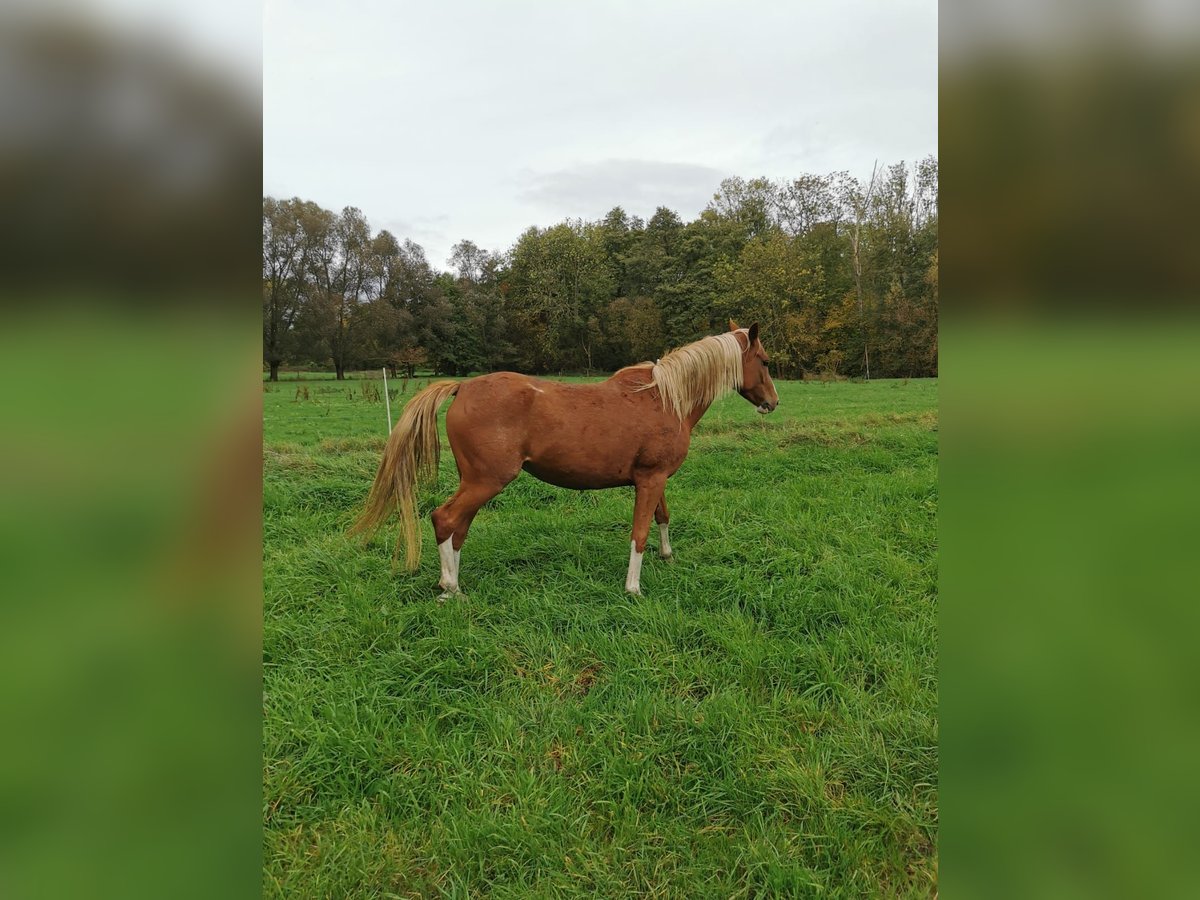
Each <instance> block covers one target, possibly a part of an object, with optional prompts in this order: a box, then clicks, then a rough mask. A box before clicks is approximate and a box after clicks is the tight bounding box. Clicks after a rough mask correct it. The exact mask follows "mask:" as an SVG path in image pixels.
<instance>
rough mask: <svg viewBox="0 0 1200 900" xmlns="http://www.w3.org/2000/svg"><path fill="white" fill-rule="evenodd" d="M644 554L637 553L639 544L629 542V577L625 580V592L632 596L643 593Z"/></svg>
mask: <svg viewBox="0 0 1200 900" xmlns="http://www.w3.org/2000/svg"><path fill="white" fill-rule="evenodd" d="M641 584H642V554H640V553H638V552H637V542H636V541H630V542H629V576H628V577H627V578H626V579H625V590H627V591H629V593H631V594H640V593H641V592H642V587H641Z"/></svg>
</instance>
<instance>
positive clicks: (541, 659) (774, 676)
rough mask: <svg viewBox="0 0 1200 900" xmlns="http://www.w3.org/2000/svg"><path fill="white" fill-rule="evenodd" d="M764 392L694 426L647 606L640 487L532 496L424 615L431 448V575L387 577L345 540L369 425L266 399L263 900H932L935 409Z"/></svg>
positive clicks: (338, 404) (318, 405) (343, 396)
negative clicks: (637, 566)
mask: <svg viewBox="0 0 1200 900" xmlns="http://www.w3.org/2000/svg"><path fill="white" fill-rule="evenodd" d="M290 377H291V376H289V378H290ZM376 384H378V383H376ZM305 386H306V387H307V388H308V392H309V399H307V400H305V399H303V398H302V397H301V399H296V391H297V389H298V388H299V387H305ZM415 386H416V385H414V388H415ZM778 388H779V394H780V398H781V406H780V409H779V411H778V412H776V413H775V414H773V415H771V416H767V417H760V416H758V415H757V414H756V413H755V412H754V410H753V409H752V408H751V407H750V406H749V404H747V403H746V402H745V401H743V400H741V399H740V398H738V397H736V396H732V397H729V398H726V399H724V400H721V401H718V403H717V404H716V405H714V407H713V408H712V409H711V410H710V411H709V413H708V415H707V416H706V417H705V418H704V420H703V421H701V423H700V425H699V426H698V428H697V430H696V433H695V436H694V439H693V442H692V448H691V453H690V455H689V457H688V460H687V462H686V463H685V464H684V466H683V468H682V469H681V470H680V471H679V472H678V473H677V474H676V475H675V477H674V478H672V479H671V481H670V482H669V483H668V487H667V500H668V503H669V505H670V509H671V543H672V545H673V548H674V551H675V556H676V561H675V562H673V563H666V562H664V561H662V560H660V559H659V558H658V557H657V556H656V554H655V553H654V552H653V550H652V549H648V551H647V555H646V561H645V565H644V567H643V570H642V590H643V591H644V593H645V595H646V596H645V597H641V598H631V597H629V596H627V595H626V594H625V593H624V591H623V585H624V579H625V569H626V566H627V563H628V559H629V550H628V548H629V529H630V517H631V514H632V500H633V492H632V489H631V488H630V489H619V490H610V491H595V492H583V493H580V492H573V491H566V490H561V489H558V488H554V487H551V486H549V485H545V484H542V483H541V482H538V481H536V480H535V479H533V478H532V477H531V476H529V475H527V474H523V475H521V477H520V478H518V479H517V480H516V481H515V482H514V483H513V484H511V485H510V486H509V487H508V489H507V490H506V491H505V492H504V493H503V494H501V495H500V496H499V497H498V498H496V500H494V501H492V503H490V504H488V506H486V507H485V508H484V509H483V510H482V511H481V512H480V514H479V516H478V518H477V519H476V520H475V524H474V526H473V527H472V530H471V533H470V537H469V538H468V540H467V543H466V544H465V546H464V548H463V554H462V569H461V582H462V585H463V589H464V591H465V592H466V595H467V596H466V597H464V598H459V599H454V600H450V601H448V602H446V603H439V602H438V601H437V599H436V598H437V594H438V589H437V579H438V574H439V568H438V563H437V548H436V547H435V546H434V542H433V539H432V527H431V526H430V525H429V522H428V511H429V510H430V509H431V508H432V507H433V506H435V505H437V504H438V503H440V502H441V501H442V500H443V499H444V498H445V496H447V495H448V494H449V493H450V492H451V491H452V490H453V488H454V486H455V485H456V483H457V479H456V477H455V473H454V462H453V457H452V456H451V454H450V453H449V452H448V448H446V445H445V442H444V438H443V447H444V448H445V452H444V453H443V457H442V468H441V475H440V479H439V483H438V485H437V486H436V488H430V489H429V490H427V491H425V492H424V493H423V495H422V514H423V516H424V520H423V527H424V529H425V534H426V539H425V542H424V550H423V561H422V567H421V569H420V570H419V571H418V572H417V573H415V574H411V575H410V574H408V573H405V572H404V571H403V570H400V571H393V570H392V567H391V541H392V540H393V538H394V536H395V529H393V530H392V531H391V532H389V533H388V534H386V535H381V536H380V537H378V538H376V539H375V541H374V542H373V543H372V544H371V545H370V546H368V547H367V548H363V547H361V546H360V545H359V544H357V543H356V542H354V541H351V540H349V539H347V538H346V537H345V536H344V532H345V529H346V527H347V526H348V525H349V523H350V522H351V520H352V518H353V517H354V515H355V513H356V510H357V508H358V506H359V504H361V502H362V500H363V498H364V497H365V494H366V491H367V488H368V485H369V483H370V480H371V478H372V477H373V475H374V471H375V467H376V465H377V464H378V459H379V454H380V451H381V449H382V446H383V439H384V432H385V431H386V423H385V420H384V411H383V404H382V402H376V401H373V400H368V399H365V398H364V397H363V394H362V385H361V383H359V382H355V381H350V382H346V383H337V382H329V381H311V382H307V383H306V382H300V383H299V384H296V383H292V382H291V381H284V382H282V383H280V384H278V385H272V386H270V389H269V390H268V391H267V392H266V393H264V398H263V399H264V419H265V422H264V436H263V440H264V512H263V517H264V540H265V550H264V578H265V611H264V618H265V634H264V650H263V653H264V715H265V719H264V725H263V746H264V797H263V816H264V824H265V841H266V846H265V862H264V864H265V874H264V893H265V894H266V895H267V896H306V897H307V896H311V897H421V896H448V897H468V896H469V897H484V896H489V897H512V898H518V897H520V898H527V897H560V896H604V897H617V896H652V897H680V898H685V897H686V898H698V897H719V898H726V897H767V896H800V897H808V896H846V897H862V896H928V895H931V894H933V893H935V892H936V890H937V821H938V813H937V769H938V754H937V743H938V730H937V729H938V726H937V655H936V652H937V651H936V647H937V641H936V622H937V603H936V591H937V535H936V513H937V497H938V493H937V461H938V457H937V427H938V414H937V382H936V381H908V382H901V381H875V382H871V383H869V384H860V383H849V382H841V383H832V384H821V383H799V382H787V383H779V384H778ZM413 392H414V390H413V389H410V390H409V391H408V396H411V395H412V393H413ZM404 399H406V398H405V397H401V398H399V402H394V403H393V409H392V413H393V417H395V416H396V415H397V412H398V410H397V407H398V406H399V405H400V404H401V403H402V402H403V400H404ZM656 542H657V532H656V530H655V529H653V528H652V529H651V538H650V547H651V548H653V547H654V546H656Z"/></svg>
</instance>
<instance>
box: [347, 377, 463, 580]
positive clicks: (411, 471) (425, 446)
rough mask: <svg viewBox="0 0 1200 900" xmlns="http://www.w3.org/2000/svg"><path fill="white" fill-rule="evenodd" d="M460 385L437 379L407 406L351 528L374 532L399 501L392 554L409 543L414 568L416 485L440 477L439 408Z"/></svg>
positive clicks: (407, 552) (418, 531) (417, 545)
mask: <svg viewBox="0 0 1200 900" xmlns="http://www.w3.org/2000/svg"><path fill="white" fill-rule="evenodd" d="M458 388H459V382H457V381H435V382H434V383H433V384H431V385H429V387H427V388H425V390H423V391H421V393H419V394H417V396H415V397H413V398H412V400H410V401H409V403H408V405H407V406H406V407H404V413H403V415H401V416H400V421H399V422H397V423H396V427H395V428H393V429H392V433H391V435H390V436H389V437H388V440H387V445H386V446H385V447H384V449H383V459H381V460H380V461H379V471H378V472H376V473H375V482H374V484H372V485H371V493H370V494H368V495H367V505H366V508H365V509H363V511H362V515H360V516H359V517H358V521H357V522H355V523H354V525H353V526H352V527H351V528H350V533H351V534H356V533H361V534H365V535H367V536H368V537H369V536H370V535H372V534H374V533H375V530H376V529H377V528H379V526H380V525H382V524H383V523H384V522H385V521H386V520H387V518H388V516H390V515H391V514H392V511H393V510H394V509H396V508H397V507H399V509H400V526H401V527H400V536H399V537H398V538H397V540H396V552H395V553H394V554H393V556H392V558H393V559H395V558H396V557H397V556H399V555H400V545H401V544H404V545H405V547H404V562H405V565H406V566H407V567H408V570H409V571H410V572H411V571H413V570H414V569H416V568H417V565H418V563H419V562H420V560H421V529H420V527H419V526H418V524H417V485H418V484H419V483H420V482H423V481H428V480H430V479H432V478H436V477H437V469H438V457H439V456H440V454H441V441H440V440H439V438H438V429H437V413H438V408H439V407H440V406H441V405H442V403H443V402H445V400H446V398H447V397H450V396H453V395H454V394H456V393H458Z"/></svg>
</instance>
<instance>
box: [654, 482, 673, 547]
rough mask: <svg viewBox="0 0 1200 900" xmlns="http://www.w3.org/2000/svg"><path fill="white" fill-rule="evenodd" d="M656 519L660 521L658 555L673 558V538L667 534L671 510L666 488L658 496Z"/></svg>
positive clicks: (655, 510) (655, 509)
mask: <svg viewBox="0 0 1200 900" xmlns="http://www.w3.org/2000/svg"><path fill="white" fill-rule="evenodd" d="M654 521H655V522H657V523H658V555H659V556H661V557H662V558H663V559H671V539H670V537H669V536H668V535H667V525H668V523H670V521H671V512H670V510H668V509H667V491H666V488H663V493H662V496H661V497H659V498H658V506H656V507H654Z"/></svg>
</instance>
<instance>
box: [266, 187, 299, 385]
mask: <svg viewBox="0 0 1200 900" xmlns="http://www.w3.org/2000/svg"><path fill="white" fill-rule="evenodd" d="M306 212H308V211H306V209H305V204H304V203H303V201H301V200H299V199H295V198H293V199H291V200H276V199H275V198H274V197H264V198H263V260H262V262H263V274H262V278H263V361H264V362H266V363H267V365H268V366H269V367H270V375H269V379H270V380H271V381H278V380H279V365H280V363H282V362H284V360H285V359H286V358H287V356H288V354H289V353H290V352H291V349H292V347H293V345H294V343H295V339H294V338H295V335H294V334H293V328H294V327H295V325H296V318H297V316H298V315H299V313H300V309H301V307H302V306H303V303H304V299H305V297H306V294H307V290H308V280H307V278H308V273H307V266H308V247H309V244H308V240H307V234H306V233H305V230H304V227H303V220H304V218H305V214H306Z"/></svg>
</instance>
